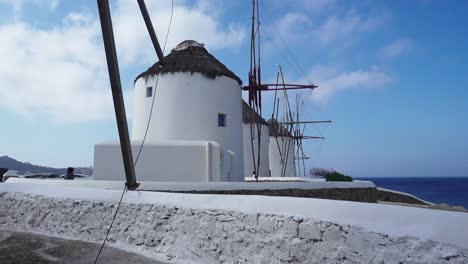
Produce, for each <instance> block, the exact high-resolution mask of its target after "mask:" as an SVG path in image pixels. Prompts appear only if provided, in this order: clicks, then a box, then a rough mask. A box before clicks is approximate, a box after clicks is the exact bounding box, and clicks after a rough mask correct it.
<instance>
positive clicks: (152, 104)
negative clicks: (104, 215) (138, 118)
mask: <svg viewBox="0 0 468 264" xmlns="http://www.w3.org/2000/svg"><path fill="white" fill-rule="evenodd" d="M173 15H174V0H171V17H170V19H169V25H168V27H167V32H166V39H165V40H164V47H163V53H164V51H165V50H166V44H167V39H168V38H169V32H170V30H171V25H172V17H173ZM158 81H159V75H158V76H157V77H156V84H155V88H154V91H155V93H156V90H157V87H158ZM154 98H156V94H153V101H152V102H151V110H150V115H149V117H148V122H147V124H146V130H145V135H144V137H143V141H142V142H141V145H140V149H139V150H138V154H137V157H136V159H135V162H134V164H133V167H134V168H135V167H136V165H137V163H138V160H139V158H140V155H141V151H142V150H143V146H144V144H145V141H146V136H147V134H148V129H149V126H150V123H151V116H152V114H153V107H154ZM126 191H127V186H125V187H124V189H123V191H122V195H121V196H120V200H119V203H118V204H117V209H116V210H115V213H114V216H113V217H112V222H111V224H110V226H109V229H108V230H107V232H106V237H105V238H104V241H102V244H101V247H100V248H99V252H98V254H97V255H96V258H95V259H94V262H93V264H96V263H97V262H98V260H99V257H100V256H101V252H102V250H103V248H104V246H105V245H106V241H107V238H108V237H109V234H110V232H111V230H112V226H113V225H114V221H115V219H116V218H117V214H118V212H119V209H120V206H121V205H122V200H123V197H124V195H125V192H126Z"/></svg>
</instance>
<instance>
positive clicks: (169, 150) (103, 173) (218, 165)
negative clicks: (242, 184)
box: [94, 141, 238, 182]
mask: <svg viewBox="0 0 468 264" xmlns="http://www.w3.org/2000/svg"><path fill="white" fill-rule="evenodd" d="M131 146H132V153H133V159H136V157H137V153H138V151H139V149H140V146H141V142H139V141H132V144H131ZM235 160H236V157H235V154H234V153H233V152H231V151H227V150H225V149H223V148H222V147H221V145H219V144H218V143H216V142H205V141H164V142H152V143H147V144H145V145H144V147H143V149H142V152H141V155H140V158H139V160H138V163H137V166H136V167H135V173H136V177H137V180H138V181H168V182H199V181H201V182H208V181H229V179H231V178H232V175H233V174H236V173H238V172H236V171H235V170H236V169H237V168H236V167H235ZM94 179H95V180H119V181H121V180H124V179H125V171H124V166H123V161H122V154H121V150H120V144H119V143H118V142H105V143H99V144H96V145H95V146H94Z"/></svg>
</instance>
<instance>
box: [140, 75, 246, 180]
mask: <svg viewBox="0 0 468 264" xmlns="http://www.w3.org/2000/svg"><path fill="white" fill-rule="evenodd" d="M156 79H157V78H156V76H151V77H146V78H145V77H142V78H139V79H138V80H137V81H136V83H135V93H134V111H133V131H132V139H133V140H142V139H143V136H144V134H145V130H146V125H147V121H148V118H149V114H150V109H151V103H152V100H153V98H152V97H146V88H147V87H149V86H152V87H153V96H155V102H154V109H153V114H152V118H151V123H150V127H149V130H148V135H147V138H146V141H147V142H149V143H151V142H153V141H165V140H197V141H214V142H218V143H219V144H220V145H221V146H222V147H223V148H225V149H227V150H230V151H232V152H234V153H235V155H236V165H235V167H236V172H235V174H234V175H232V178H231V179H230V181H243V180H244V175H243V167H244V165H243V163H244V158H243V144H242V106H241V87H240V85H239V83H238V82H237V81H236V80H233V79H231V78H228V77H225V76H218V77H216V78H215V79H209V78H206V77H204V76H203V75H201V74H200V73H193V74H191V73H185V72H184V73H175V74H173V73H168V74H163V75H160V77H159V80H158V85H157V87H156V85H155V84H156ZM218 113H224V114H226V124H227V125H226V127H218ZM183 161H184V159H181V162H183Z"/></svg>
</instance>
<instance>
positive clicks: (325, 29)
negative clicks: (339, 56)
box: [315, 10, 387, 45]
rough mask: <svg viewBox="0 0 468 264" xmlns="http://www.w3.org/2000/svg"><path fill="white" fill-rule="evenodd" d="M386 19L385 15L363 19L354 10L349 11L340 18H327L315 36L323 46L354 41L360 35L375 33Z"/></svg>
mask: <svg viewBox="0 0 468 264" xmlns="http://www.w3.org/2000/svg"><path fill="white" fill-rule="evenodd" d="M386 17H387V16H386V15H385V14H382V15H380V16H368V17H363V16H362V15H360V14H359V13H358V12H357V11H356V10H350V11H349V12H347V13H346V15H344V16H342V17H340V16H330V17H328V18H327V19H326V20H325V22H324V23H323V24H322V25H321V26H320V27H319V28H317V29H316V31H315V35H317V37H318V40H319V41H320V43H321V44H323V45H330V44H336V43H343V42H350V41H354V40H355V39H356V38H357V37H359V35H360V34H362V33H366V32H372V31H375V30H376V29H377V28H378V27H379V26H381V25H382V24H383V23H384V21H385V20H386Z"/></svg>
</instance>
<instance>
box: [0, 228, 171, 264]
mask: <svg viewBox="0 0 468 264" xmlns="http://www.w3.org/2000/svg"><path fill="white" fill-rule="evenodd" d="M99 246H100V245H99V244H95V243H88V242H81V241H75V240H67V239H61V238H55V237H48V236H42V235H36V234H31V233H24V232H15V231H6V230H0V263H2V264H8V263H15V264H23V263H24V264H26V263H27V264H29V263H37V264H42V263H44V264H45V263H47V264H48V263H54V264H55V263H70V264H78V263H80V264H81V263H83V264H84V263H86V264H88V263H93V262H94V258H95V257H96V254H97V252H98V250H99ZM98 263H117V264H119V263H143V264H145V263H156V264H158V263H159V264H162V263H161V262H157V261H155V260H152V259H149V258H145V257H143V256H140V255H137V254H133V253H128V252H125V251H122V250H119V249H115V248H108V247H105V248H104V249H103V250H102V253H101V256H100V257H99V261H98Z"/></svg>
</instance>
